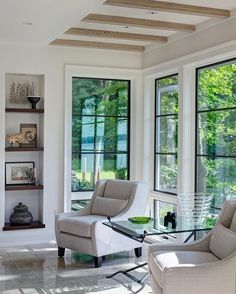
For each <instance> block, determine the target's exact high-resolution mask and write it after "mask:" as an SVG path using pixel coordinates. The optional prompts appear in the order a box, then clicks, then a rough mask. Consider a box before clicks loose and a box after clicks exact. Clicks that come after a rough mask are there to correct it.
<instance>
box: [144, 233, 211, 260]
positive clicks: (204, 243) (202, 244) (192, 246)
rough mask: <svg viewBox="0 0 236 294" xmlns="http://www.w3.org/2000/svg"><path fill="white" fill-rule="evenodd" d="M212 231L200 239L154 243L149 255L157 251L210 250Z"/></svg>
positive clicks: (150, 247)
mask: <svg viewBox="0 0 236 294" xmlns="http://www.w3.org/2000/svg"><path fill="white" fill-rule="evenodd" d="M210 237H211V233H209V234H207V235H206V236H205V237H203V238H201V239H200V240H198V241H194V242H191V243H180V244H153V245H151V246H149V248H148V255H149V254H150V253H151V252H155V251H206V252H208V251H209V247H210V245H209V244H210Z"/></svg>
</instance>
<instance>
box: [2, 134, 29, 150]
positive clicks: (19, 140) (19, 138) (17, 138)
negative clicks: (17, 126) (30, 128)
mask: <svg viewBox="0 0 236 294" xmlns="http://www.w3.org/2000/svg"><path fill="white" fill-rule="evenodd" d="M6 139H7V142H8V143H9V144H10V145H11V147H13V146H12V145H13V144H19V146H20V145H21V144H24V143H25V144H26V143H27V141H26V139H25V134H22V133H16V134H8V135H7V136H6Z"/></svg>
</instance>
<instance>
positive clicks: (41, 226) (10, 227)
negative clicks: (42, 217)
mask: <svg viewBox="0 0 236 294" xmlns="http://www.w3.org/2000/svg"><path fill="white" fill-rule="evenodd" d="M44 228H45V225H44V224H42V223H41V222H39V221H33V222H32V223H31V224H30V225H11V224H10V223H5V226H4V227H3V231H15V230H29V229H44Z"/></svg>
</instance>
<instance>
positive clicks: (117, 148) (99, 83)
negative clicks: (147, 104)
mask: <svg viewBox="0 0 236 294" xmlns="http://www.w3.org/2000/svg"><path fill="white" fill-rule="evenodd" d="M72 87H73V89H72V191H91V190H93V189H94V185H95V183H96V181H97V180H98V179H128V178H129V100H130V99H129V97H130V82H129V81H122V80H108V79H93V78H77V77H74V78H73V80H72Z"/></svg>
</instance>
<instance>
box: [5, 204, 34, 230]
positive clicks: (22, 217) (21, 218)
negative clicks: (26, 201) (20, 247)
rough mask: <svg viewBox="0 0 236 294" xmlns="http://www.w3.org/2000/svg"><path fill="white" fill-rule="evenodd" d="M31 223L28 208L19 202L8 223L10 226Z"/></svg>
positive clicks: (31, 217)
mask: <svg viewBox="0 0 236 294" xmlns="http://www.w3.org/2000/svg"><path fill="white" fill-rule="evenodd" d="M32 221H33V216H32V214H31V213H30V212H29V211H28V207H27V206H26V205H23V204H22V203H21V202H20V203H19V204H18V205H17V206H16V207H14V212H13V213H12V214H11V217H10V223H11V224H12V225H30V224H31V223H32Z"/></svg>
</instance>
